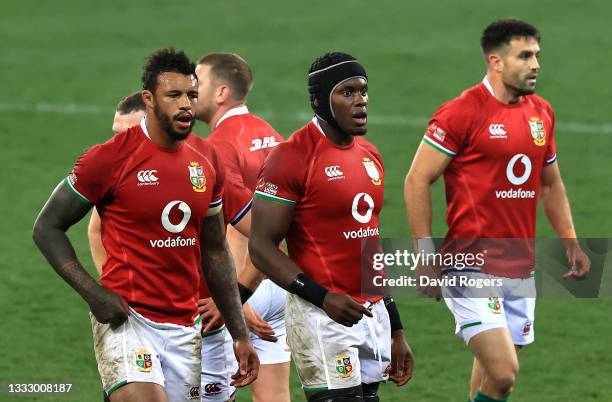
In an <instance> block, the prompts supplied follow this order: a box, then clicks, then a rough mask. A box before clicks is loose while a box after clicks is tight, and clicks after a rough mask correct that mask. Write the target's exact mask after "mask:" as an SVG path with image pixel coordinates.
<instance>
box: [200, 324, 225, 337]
mask: <svg viewBox="0 0 612 402" xmlns="http://www.w3.org/2000/svg"><path fill="white" fill-rule="evenodd" d="M224 329H225V325H224V326H222V327H221V328H218V329H213V330H212V331H208V332H205V333H203V334H202V338H206V337H208V336H212V335H216V334H218V333H219V332H221V331H223V330H224Z"/></svg>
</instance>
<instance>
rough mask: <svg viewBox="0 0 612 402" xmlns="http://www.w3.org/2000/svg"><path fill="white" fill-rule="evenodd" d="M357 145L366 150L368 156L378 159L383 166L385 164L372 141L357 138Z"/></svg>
mask: <svg viewBox="0 0 612 402" xmlns="http://www.w3.org/2000/svg"><path fill="white" fill-rule="evenodd" d="M355 141H356V143H355V144H356V145H357V146H358V147H360V148H361V149H363V150H365V151H366V152H367V153H368V154H370V155H371V156H372V157H373V158H374V159H376V160H377V161H378V162H379V163H380V164H381V165H382V164H383V161H382V156H381V155H380V151H379V150H378V148H377V147H376V145H374V144H373V143H371V142H370V141H368V140H366V139H365V138H363V137H355Z"/></svg>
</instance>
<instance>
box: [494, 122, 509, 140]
mask: <svg viewBox="0 0 612 402" xmlns="http://www.w3.org/2000/svg"><path fill="white" fill-rule="evenodd" d="M489 134H491V136H490V137H489V139H492V140H494V139H498V138H504V139H505V138H508V135H507V132H506V127H504V125H503V124H495V123H494V124H490V125H489Z"/></svg>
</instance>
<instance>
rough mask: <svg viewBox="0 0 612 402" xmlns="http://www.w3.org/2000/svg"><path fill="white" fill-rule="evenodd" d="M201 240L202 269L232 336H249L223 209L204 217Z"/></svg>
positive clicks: (241, 337)
mask: <svg viewBox="0 0 612 402" xmlns="http://www.w3.org/2000/svg"><path fill="white" fill-rule="evenodd" d="M200 240H201V250H202V272H203V274H204V278H205V280H206V284H207V285H208V289H209V290H210V294H211V296H212V298H213V300H214V301H215V304H216V305H217V308H218V309H219V311H220V312H221V315H222V316H223V320H224V321H225V325H226V326H227V329H228V330H229V332H230V334H231V335H232V338H233V339H234V340H238V339H242V340H244V339H247V338H248V331H247V326H246V323H245V321H244V315H243V313H242V303H241V302H240V295H239V293H238V284H237V279H236V269H235V268H234V260H233V258H232V256H231V254H230V252H229V249H228V247H227V242H226V241H225V224H224V223H223V213H222V212H220V213H218V214H216V215H214V216H209V217H206V218H205V219H204V224H203V227H202V232H201V233H200Z"/></svg>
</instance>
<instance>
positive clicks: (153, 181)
mask: <svg viewBox="0 0 612 402" xmlns="http://www.w3.org/2000/svg"><path fill="white" fill-rule="evenodd" d="M156 174H157V170H140V171H139V172H138V173H136V178H137V179H138V185H139V186H157V185H158V184H159V182H158V180H159V178H158V177H157V176H155V175H156Z"/></svg>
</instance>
